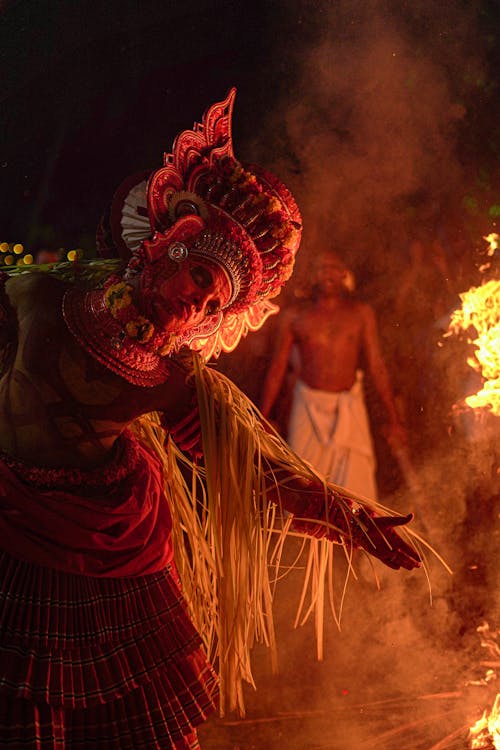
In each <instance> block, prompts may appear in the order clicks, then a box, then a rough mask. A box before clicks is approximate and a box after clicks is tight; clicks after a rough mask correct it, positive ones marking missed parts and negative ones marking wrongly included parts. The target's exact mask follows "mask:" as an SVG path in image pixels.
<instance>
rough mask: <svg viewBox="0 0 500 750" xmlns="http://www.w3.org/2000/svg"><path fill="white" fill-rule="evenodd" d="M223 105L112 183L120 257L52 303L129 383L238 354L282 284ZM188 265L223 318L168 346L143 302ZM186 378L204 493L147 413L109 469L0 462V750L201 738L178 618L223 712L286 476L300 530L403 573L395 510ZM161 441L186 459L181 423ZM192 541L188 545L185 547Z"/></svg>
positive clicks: (286, 219)
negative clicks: (374, 505) (150, 163)
mask: <svg viewBox="0 0 500 750" xmlns="http://www.w3.org/2000/svg"><path fill="white" fill-rule="evenodd" d="M233 100H234V91H232V92H231V93H230V94H229V95H228V97H227V99H226V100H225V101H224V102H221V103H220V104H216V105H214V106H213V107H211V108H210V109H209V110H208V112H207V114H206V115H205V117H204V119H203V122H202V124H201V125H195V128H194V129H193V130H192V131H185V132H184V133H182V134H181V135H180V136H179V137H178V139H177V140H176V142H175V144H174V149H173V153H172V154H170V155H167V156H166V159H165V164H164V166H163V167H162V168H161V169H160V170H158V171H156V172H154V173H153V174H152V175H151V176H150V177H149V180H148V181H147V183H146V182H144V180H142V179H139V180H137V181H132V182H129V183H127V186H126V189H125V188H123V189H121V190H119V191H118V193H117V196H116V198H115V200H114V203H113V205H112V210H111V234H109V233H106V232H105V231H103V232H102V233H101V244H104V245H105V244H106V241H109V238H110V237H112V239H113V245H114V246H115V247H117V248H118V250H119V251H120V253H121V255H122V257H123V259H124V262H122V264H121V266H120V264H119V263H117V265H116V272H115V273H114V274H113V275H112V276H111V277H109V273H108V275H107V277H106V279H105V280H104V282H103V283H102V285H101V286H99V287H97V288H96V287H95V285H94V286H93V287H92V288H91V289H88V287H87V286H85V285H79V284H78V283H75V284H74V285H72V286H70V287H69V288H68V289H67V291H66V293H65V295H64V301H63V310H62V314H63V315H64V320H65V322H66V325H67V328H68V329H69V331H70V333H71V334H72V335H73V336H74V337H75V339H76V340H77V341H78V343H79V344H80V346H81V347H82V348H83V349H84V350H85V351H86V352H87V353H88V354H90V355H91V357H92V358H93V359H95V360H97V361H98V362H99V363H100V364H101V365H104V366H105V367H106V368H107V369H109V370H111V371H112V372H113V373H114V374H116V375H119V376H120V377H121V378H123V379H125V380H126V381H128V382H129V383H132V384H133V385H134V386H139V387H140V388H145V387H149V386H153V387H156V386H160V385H162V384H163V383H167V382H168V378H169V373H170V372H171V368H172V366H173V357H175V356H176V354H177V352H179V351H180V350H181V348H182V347H190V348H191V349H194V350H197V351H199V352H201V354H202V355H204V356H205V357H206V358H208V357H210V356H211V355H212V354H213V353H219V352H220V351H221V350H226V351H230V350H231V349H233V348H234V347H235V346H236V345H237V343H238V341H239V340H240V338H241V336H242V335H245V334H246V333H247V332H248V331H249V330H255V329H257V328H258V327H259V326H260V325H262V323H263V322H264V320H265V319H266V318H267V316H268V315H269V314H271V313H273V312H276V311H277V308H276V306H274V305H272V304H271V303H270V302H269V297H272V296H274V295H276V294H277V293H278V292H279V290H280V288H281V286H282V284H283V283H284V281H286V279H287V278H288V277H289V276H290V273H291V270H292V267H293V260H294V255H295V252H296V250H297V247H298V243H299V240H300V214H299V212H298V209H297V206H296V204H295V202H294V200H293V198H292V196H291V195H290V193H289V192H288V191H287V190H286V188H285V187H284V186H283V185H282V183H280V182H279V181H278V180H277V179H276V178H275V177H273V176H272V175H270V174H269V173H267V172H265V171H263V170H261V169H259V168H258V167H249V168H245V167H242V166H241V165H240V164H239V163H238V162H237V161H236V160H235V159H234V156H233V153H232V141H231V134H230V123H231V112H232V105H233ZM188 256H189V257H190V258H194V259H201V260H202V261H203V260H206V261H209V262H210V263H214V264H216V265H217V266H218V267H220V268H221V269H222V271H223V274H224V276H223V277H222V278H223V279H227V285H226V287H227V289H229V290H230V294H229V296H228V298H227V299H224V301H223V306H222V308H220V309H213V310H212V309H210V311H208V312H207V313H206V317H205V318H204V319H203V320H202V321H201V322H200V323H199V324H197V325H196V326H194V327H192V328H189V330H187V331H182V332H181V333H180V334H179V335H175V333H174V334H172V332H171V331H170V330H169V329H168V326H167V325H165V326H162V325H161V324H160V323H158V318H157V317H155V315H156V312H157V309H156V308H155V300H160V299H161V290H162V288H163V287H162V284H163V281H164V277H167V278H168V274H167V273H166V268H167V261H168V263H170V265H171V264H172V261H174V262H175V263H183V262H184V261H185V259H186V258H187V257H188ZM125 263H126V265H125ZM106 268H108V266H106ZM56 270H57V269H56ZM93 270H94V269H93V268H91V271H93ZM62 272H63V273H64V272H65V269H64V267H63V268H62ZM71 273H72V272H71V271H70V274H71ZM0 301H1V300H0ZM164 301H165V304H167V305H168V300H164ZM0 310H2V311H3V312H2V316H0V341H3V342H4V343H5V342H6V344H7V347H6V349H5V352H6V354H5V358H4V371H5V370H6V369H7V370H8V368H9V362H11V359H10V358H9V357H10V350H9V345H10V344H12V346H15V337H12V336H11V333H12V331H13V329H15V328H16V321H15V312H13V310H12V309H11V308H10V306H9V303H8V301H6V300H4V304H3V307H1V306H0ZM160 320H161V318H160ZM194 368H195V377H196V384H197V392H198V400H199V410H200V414H199V422H197V424H198V426H199V431H198V432H200V431H201V433H202V435H203V447H204V466H203V469H201V470H199V473H197V474H196V473H195V477H196V478H197V481H198V482H199V483H200V485H202V486H203V488H204V490H203V497H202V499H201V500H200V499H198V498H196V497H194V498H193V499H192V505H190V502H191V500H190V498H191V494H190V492H191V489H192V487H191V488H188V489H187V490H186V488H184V489H183V481H184V480H183V478H182V472H181V470H180V469H179V466H178V464H179V461H181V459H180V458H179V455H178V451H177V448H176V447H175V446H174V445H173V443H172V442H171V441H170V442H169V443H168V445H167V446H166V448H165V450H163V447H162V441H163V439H164V434H163V433H162V431H161V428H160V427H159V426H158V422H155V421H154V420H153V421H152V422H151V423H148V424H146V423H144V424H143V423H141V424H140V425H139V426H138V427H137V425H136V426H135V427H136V429H135V432H134V434H135V433H137V434H140V435H141V437H142V440H140V441H139V440H138V439H137V437H134V435H133V434H132V433H130V432H129V431H127V430H124V431H123V432H122V434H121V436H120V438H119V439H118V440H117V441H116V442H115V444H114V448H113V454H114V457H113V460H112V461H111V462H110V463H108V464H107V465H106V466H105V467H104V468H102V467H101V468H96V469H89V470H85V471H82V470H77V469H67V468H65V469H57V468H49V469H47V468H43V469H41V468H36V467H30V466H27V465H25V464H23V463H22V462H20V461H18V460H16V459H15V458H13V457H8V456H6V455H3V456H2V460H1V461H0V547H1V548H2V550H3V551H2V552H0V571H1V578H0V581H1V589H2V590H1V592H0V745H1V746H2V747H8V746H11V747H15V748H18V747H29V748H42V749H43V750H52V749H54V750H55V749H56V748H58V749H60V750H64V749H65V748H67V749H68V750H69V748H72V749H73V748H82V750H83V749H84V748H101V749H102V750H104V749H105V750H108V749H109V750H125V749H126V748H130V750H139V748H148V749H149V748H158V749H159V748H166V747H168V746H174V747H177V748H181V747H183V748H194V747H197V743H196V739H195V735H194V734H193V727H194V726H196V724H198V723H199V722H200V721H202V720H203V719H204V718H205V716H206V715H207V713H208V712H209V711H210V710H212V709H213V707H214V705H215V703H216V701H217V680H216V677H215V674H214V671H213V670H212V667H211V666H210V664H209V663H208V661H207V658H206V656H205V651H204V649H203V648H202V641H201V638H200V635H198V632H197V630H196V629H195V627H194V626H193V625H192V623H191V618H192V617H195V619H196V625H197V627H198V629H199V632H200V633H201V635H202V636H203V637H204V641H205V645H207V646H208V648H209V649H212V653H213V654H214V655H215V656H216V657H218V658H219V669H220V672H221V675H222V682H221V684H222V689H223V701H224V702H227V704H228V705H229V707H230V708H234V707H238V706H239V707H240V708H241V706H242V698H241V681H242V680H243V679H248V680H251V671H250V668H249V666H248V651H249V648H250V647H251V645H252V643H253V642H254V640H256V639H258V638H261V639H263V640H266V641H269V642H270V644H271V645H273V632H272V617H271V613H270V602H271V597H270V593H269V592H270V585H269V578H268V572H267V560H266V559H265V555H264V556H263V554H262V549H268V546H267V544H268V543H267V541H266V539H268V538H269V537H267V536H266V535H269V534H270V533H271V531H272V521H273V519H272V514H273V513H274V511H273V510H272V503H275V504H278V505H279V504H280V486H281V487H282V488H283V493H284V494H286V488H290V487H291V483H290V481H291V478H295V479H296V478H297V477H299V478H301V477H302V478H305V479H304V481H303V482H302V484H300V482H299V484H300V486H299V488H298V491H302V490H304V491H305V492H306V493H308V494H306V496H305V497H306V499H305V500H304V502H303V503H302V506H301V507H302V509H303V511H304V515H305V516H306V517H307V522H306V523H305V526H300V528H302V529H304V530H305V531H306V532H307V533H309V534H312V535H314V536H328V537H329V538H331V539H334V540H336V541H341V540H342V539H343V538H344V537H345V538H350V539H351V542H352V541H353V542H354V544H355V545H357V546H365V547H367V548H369V545H371V546H372V547H373V550H374V554H378V556H381V557H382V556H383V555H385V558H384V559H385V560H386V562H387V563H388V564H389V565H392V566H393V567H399V565H400V564H402V565H405V567H413V566H414V565H416V564H418V555H416V554H415V553H412V552H411V550H410V551H409V548H408V546H407V545H405V544H404V543H403V542H402V541H401V540H400V539H399V537H398V536H397V535H396V534H395V532H394V531H393V530H392V527H393V526H396V525H400V524H402V523H405V522H406V521H407V520H408V519H404V518H403V519H399V520H395V519H389V518H385V519H382V520H380V523H379V522H376V521H375V520H373V514H371V513H369V512H367V511H365V510H363V509H361V511H362V512H361V513H360V514H356V513H354V512H351V511H352V507H351V506H352V503H351V500H350V499H348V498H346V497H341V496H340V495H337V494H336V493H335V491H334V490H333V488H327V487H326V485H325V492H323V484H322V482H321V479H317V478H316V479H315V478H314V473H313V472H312V471H311V470H310V469H308V468H307V467H306V466H304V465H302V464H301V463H300V460H298V459H297V461H296V460H295V458H294V457H293V455H292V454H290V452H287V448H286V446H284V445H283V444H282V443H280V442H279V439H278V438H277V436H272V435H269V434H268V432H267V431H266V430H265V429H264V428H263V427H262V425H261V424H260V422H259V420H258V416H257V415H256V414H255V413H254V411H253V410H252V406H251V405H249V404H248V401H247V400H245V398H244V396H243V394H239V393H238V392H237V389H235V388H234V387H233V386H230V385H228V384H227V383H226V382H225V381H224V379H223V378H222V376H218V375H217V374H216V373H211V372H210V369H209V368H205V369H203V367H202V365H200V362H199V360H198V359H196V360H195V362H194ZM200 368H201V369H200ZM76 406H77V407H78V403H76ZM167 417H168V415H167ZM167 417H166V418H165V419H164V422H165V423H166V424H168V422H167ZM195 422H196V420H195ZM171 430H172V433H173V436H174V439H177V436H178V443H179V445H180V447H181V448H182V447H183V437H182V430H179V429H178V426H177V428H176V427H175V426H174V427H172V426H171ZM195 432H196V430H195ZM197 437H198V438H200V437H201V436H200V434H198V435H197ZM145 441H146V442H147V443H148V444H149V446H153V447H155V448H156V449H157V454H158V455H157V454H156V453H155V452H153V451H152V450H151V449H150V447H146V445H145ZM195 442H196V441H195ZM261 446H262V451H261ZM189 447H192V444H191V443H189ZM191 468H192V469H193V471H195V472H196V471H197V469H196V467H191ZM275 470H276V471H275ZM280 472H281V473H282V474H283V476H284V477H285V478H284V480H283V482H282V483H281V485H280V481H281V480H280V481H278V479H277V478H276V477H277V476H278V475H279V474H280ZM193 486H194V485H193ZM294 491H295V490H294ZM267 492H269V497H268V496H267V494H266V493H267ZM328 493H329V494H328ZM183 498H184V500H183ZM186 498H187V499H186ZM269 501H271V502H269ZM299 509H300V508H299ZM294 512H295V511H294ZM299 515H300V514H299ZM321 518H324V519H325V520H324V521H320V519H321ZM207 519H208V520H207ZM311 519H318V522H319V523H318V524H317V525H315V524H314V523H311ZM296 526H297V528H299V523H298V522H297V524H296ZM261 527H262V528H263V530H262V529H261ZM193 530H194V532H195V533H194V534H193V538H192V539H190V545H191V546H190V547H189V546H188V548H187V550H186V549H185V548H184V536H185V534H186V532H187V536H189V535H190V532H191V531H193ZM198 532H199V533H198ZM196 533H198V536H196ZM259 535H261V536H259ZM257 542H258V543H257ZM174 547H175V548H176V549H175V552H176V554H177V555H178V556H179V566H178V567H179V571H180V573H181V574H182V577H183V588H184V590H185V593H186V596H187V600H188V603H189V608H190V611H189V616H188V613H187V605H186V603H185V601H184V599H183V598H182V596H181V593H180V588H179V578H178V575H177V572H176V567H175V565H174V563H173V551H174V549H173V548H174ZM202 557H203V559H202ZM401 560H403V562H401ZM252 565H254V566H260V568H259V570H260V572H259V575H258V576H253V575H251V574H249V569H250V568H251V567H252ZM207 608H208V609H209V610H211V611H210V612H209V615H210V617H213V616H214V612H216V610H221V615H220V619H219V620H218V621H217V625H216V626H212V625H206V622H208V620H206V619H205V610H206V609H207ZM263 612H264V614H263ZM261 615H262V616H261ZM215 616H216V617H217V616H218V615H217V614H216V615H215ZM214 641H215V643H216V645H215V647H214V646H212V643H213V642H214Z"/></svg>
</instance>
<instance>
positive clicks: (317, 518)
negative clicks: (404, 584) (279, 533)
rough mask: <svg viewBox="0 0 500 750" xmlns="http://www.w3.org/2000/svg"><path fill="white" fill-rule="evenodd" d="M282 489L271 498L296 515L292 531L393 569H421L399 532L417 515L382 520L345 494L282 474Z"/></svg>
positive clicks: (271, 492) (270, 492)
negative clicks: (351, 550)
mask: <svg viewBox="0 0 500 750" xmlns="http://www.w3.org/2000/svg"><path fill="white" fill-rule="evenodd" d="M278 474H279V475H280V476H281V479H280V482H279V486H278V485H277V484H274V485H271V486H270V487H269V488H268V489H267V496H268V498H269V499H270V500H271V501H273V502H275V503H277V504H279V505H280V506H281V507H282V508H283V509H284V510H286V511H288V512H290V513H292V514H293V516H294V518H293V521H292V529H294V530H295V531H298V532H299V533H302V534H306V535H308V536H313V537H315V538H317V539H328V540H330V541H333V542H343V543H345V544H347V545H348V546H349V545H351V546H352V547H353V548H361V549H364V550H366V551H367V552H369V553H370V554H371V555H373V556H374V557H377V558H378V559H380V560H381V561H382V562H383V563H384V564H385V565H388V566H389V567H390V568H394V569H396V570H397V569H398V568H406V569H407V570H412V569H413V568H416V567H419V566H420V565H421V560H420V556H419V555H418V553H417V551H416V550H415V549H414V548H413V547H411V546H410V545H409V544H407V543H406V542H405V541H404V540H403V539H402V538H401V537H400V536H399V534H398V533H397V532H396V530H395V529H396V528H397V527H398V526H404V525H406V524H407V523H409V522H410V521H411V520H412V518H413V515H412V514H411V513H410V514H408V515H407V516H379V515H377V514H376V513H375V512H374V511H372V510H371V509H369V508H367V507H366V506H365V505H363V504H362V503H360V502H359V503H358V502H353V501H352V500H351V499H350V498H348V497H346V496H345V495H343V494H341V490H340V489H339V490H337V489H333V488H332V487H329V486H328V485H322V484H321V483H320V482H319V481H315V480H313V479H307V478H305V477H298V476H297V475H292V474H290V475H289V477H288V478H286V476H285V477H284V474H286V470H283V469H281V470H279V471H278Z"/></svg>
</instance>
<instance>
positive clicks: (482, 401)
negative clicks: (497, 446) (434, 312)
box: [448, 234, 500, 416]
mask: <svg viewBox="0 0 500 750" xmlns="http://www.w3.org/2000/svg"><path fill="white" fill-rule="evenodd" d="M484 239H485V240H487V241H488V242H489V243H490V248H489V251H488V255H493V254H494V253H495V251H496V250H497V248H498V246H499V245H498V242H499V236H498V235H497V234H489V235H488V236H487V237H485V238H484ZM460 299H461V300H462V307H461V309H459V310H455V312H454V313H453V315H452V317H451V321H450V325H449V329H448V332H449V333H458V332H459V331H460V330H463V331H467V330H468V329H471V328H472V329H474V330H475V336H476V338H473V339H472V338H470V339H469V342H470V343H472V344H473V345H474V346H475V347H476V349H475V351H474V355H473V356H471V357H469V358H468V359H467V363H468V364H469V365H470V366H471V367H472V368H473V369H474V370H476V371H477V372H479V373H480V374H481V375H482V377H483V380H484V382H483V386H482V388H481V389H480V390H479V391H478V392H477V393H475V394H474V395H472V396H468V397H467V398H466V399H465V403H466V404H467V405H468V406H470V407H471V408H472V409H480V408H484V409H488V410H490V411H491V413H492V414H495V415H496V416H500V280H496V279H493V280H491V281H487V282H485V283H483V284H482V285H481V286H479V287H471V288H470V289H469V290H468V291H467V292H464V293H463V294H461V295H460Z"/></svg>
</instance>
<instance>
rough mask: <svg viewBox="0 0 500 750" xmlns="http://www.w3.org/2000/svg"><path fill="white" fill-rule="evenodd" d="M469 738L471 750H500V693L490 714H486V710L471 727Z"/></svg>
mask: <svg viewBox="0 0 500 750" xmlns="http://www.w3.org/2000/svg"><path fill="white" fill-rule="evenodd" d="M469 740H470V748H471V750H484V749H485V748H492V750H493V748H495V750H500V693H498V695H497V697H496V698H495V701H494V703H493V707H492V709H491V713H490V715H489V716H486V711H485V712H484V713H483V715H482V717H481V718H480V719H478V720H477V721H476V723H475V724H474V726H473V727H471V728H470V729H469ZM491 743H493V744H491Z"/></svg>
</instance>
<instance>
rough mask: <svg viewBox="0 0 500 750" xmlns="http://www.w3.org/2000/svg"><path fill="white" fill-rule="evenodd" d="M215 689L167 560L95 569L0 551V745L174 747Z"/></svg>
mask: <svg viewBox="0 0 500 750" xmlns="http://www.w3.org/2000/svg"><path fill="white" fill-rule="evenodd" d="M216 701H217V678H216V675H215V673H214V671H213V669H212V667H211V666H210V664H209V663H208V662H207V660H206V658H205V655H204V652H203V649H202V646H201V639H200V637H199V635H198V633H197V632H196V630H195V628H194V627H193V625H192V623H191V621H190V619H189V617H188V614H187V612H186V604H185V602H184V600H183V598H182V595H181V593H180V590H179V581H178V577H177V573H176V571H175V568H174V567H173V566H169V567H168V568H167V569H166V570H164V571H162V572H160V573H154V574H150V575H146V576H139V577H136V578H94V577H89V576H83V575H74V574H68V573H64V572H61V571H57V570H53V569H51V568H45V567H41V566H38V565H34V564H32V563H27V562H23V561H19V560H16V559H14V558H13V557H11V556H10V555H8V554H7V553H4V552H0V747H1V748H15V749H16V750H17V748H28V749H30V750H31V749H32V748H33V749H34V748H36V749H37V750H52V749H54V750H55V749H56V748H57V750H70V749H71V750H73V748H78V749H79V750H83V749H84V748H96V749H99V750H128V749H129V748H130V750H138V749H139V748H148V750H149V749H150V748H151V749H153V748H158V749H159V748H162V750H163V749H164V748H169V747H172V746H173V745H175V746H176V747H182V742H183V738H184V737H187V736H188V735H190V734H192V733H193V728H194V727H195V726H196V725H197V724H199V723H200V722H201V721H203V720H204V719H205V718H206V717H207V715H208V714H209V713H210V712H211V711H212V710H213V709H214V708H215V704H216ZM179 743H180V744H179ZM185 747H186V748H189V747H191V745H190V744H189V742H188V740H187V739H186V744H185Z"/></svg>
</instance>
